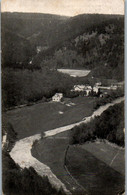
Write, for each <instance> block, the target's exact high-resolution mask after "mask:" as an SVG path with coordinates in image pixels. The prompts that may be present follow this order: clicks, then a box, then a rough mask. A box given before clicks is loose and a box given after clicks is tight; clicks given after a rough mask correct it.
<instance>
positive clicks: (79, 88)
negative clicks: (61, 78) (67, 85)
mask: <svg viewBox="0 0 127 195" xmlns="http://www.w3.org/2000/svg"><path fill="white" fill-rule="evenodd" d="M84 90H85V85H74V88H73V90H72V91H78V92H79V91H84Z"/></svg>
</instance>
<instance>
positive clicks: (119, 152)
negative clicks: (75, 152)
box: [79, 141, 125, 175]
mask: <svg viewBox="0 0 127 195" xmlns="http://www.w3.org/2000/svg"><path fill="white" fill-rule="evenodd" d="M79 147H80V148H82V149H84V150H86V151H88V152H90V153H92V155H94V156H95V157H96V158H98V159H99V160H101V161H103V162H104V163H105V164H107V165H108V166H110V167H111V168H113V169H114V170H116V171H117V172H119V173H120V174H122V175H125V149H124V148H121V147H118V146H115V144H110V143H108V142H106V143H105V142H100V141H98V142H88V143H85V144H83V145H80V146H79Z"/></svg>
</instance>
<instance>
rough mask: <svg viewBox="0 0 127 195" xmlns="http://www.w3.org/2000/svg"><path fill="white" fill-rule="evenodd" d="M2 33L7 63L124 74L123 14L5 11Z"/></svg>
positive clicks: (104, 73) (3, 50)
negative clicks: (69, 14) (60, 14)
mask: <svg viewBox="0 0 127 195" xmlns="http://www.w3.org/2000/svg"><path fill="white" fill-rule="evenodd" d="M2 37H3V38H2V62H3V65H4V66H5V67H6V66H9V67H10V66H11V67H24V68H28V67H29V68H41V67H42V66H48V67H49V68H58V67H65V68H66V67H67V68H81V67H82V68H87V69H90V70H92V71H91V75H92V76H96V75H97V76H102V77H112V78H114V77H116V78H118V79H122V77H123V64H124V63H123V62H124V59H123V58H124V56H123V49H124V47H123V45H124V44H123V41H124V17H123V16H121V15H103V14H101V15H100V14H82V15H78V16H75V17H65V16H58V15H50V14H34V13H32V14H31V13H2ZM29 62H31V63H29ZM118 70H119V72H118ZM117 72H118V73H117ZM102 73H103V74H102ZM112 73H113V74H112Z"/></svg>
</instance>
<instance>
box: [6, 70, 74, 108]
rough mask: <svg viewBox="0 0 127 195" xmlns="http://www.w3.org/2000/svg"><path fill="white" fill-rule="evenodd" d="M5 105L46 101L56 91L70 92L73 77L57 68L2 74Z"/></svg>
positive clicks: (11, 71) (11, 105) (12, 71)
mask: <svg viewBox="0 0 127 195" xmlns="http://www.w3.org/2000/svg"><path fill="white" fill-rule="evenodd" d="M2 77H3V78H2V79H3V83H2V89H3V90H2V92H3V107H4V108H9V107H13V106H16V105H21V104H27V103H29V102H36V101H38V100H42V101H46V100H47V99H48V98H51V97H52V96H53V95H54V94H55V93H56V92H61V93H63V94H66V93H68V91H70V89H72V87H73V84H74V82H73V78H71V77H70V76H68V75H66V74H62V73H59V72H57V71H55V70H49V69H48V68H43V69H42V70H34V71H31V70H26V69H25V70H19V69H18V70H15V71H14V70H13V69H7V70H4V71H3V74H2Z"/></svg>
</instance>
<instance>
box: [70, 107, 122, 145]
mask: <svg viewBox="0 0 127 195" xmlns="http://www.w3.org/2000/svg"><path fill="white" fill-rule="evenodd" d="M97 138H99V139H107V140H108V141H110V142H113V143H116V144H118V145H119V146H124V145H125V143H124V103H120V104H116V105H114V106H110V107H109V108H108V109H107V110H106V111H104V112H103V113H102V114H101V116H97V117H95V118H94V119H93V120H91V121H90V122H89V123H87V124H81V125H80V126H76V127H74V128H73V129H72V140H71V143H73V144H77V143H80V144H82V143H85V142H87V141H93V140H96V139H97Z"/></svg>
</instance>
